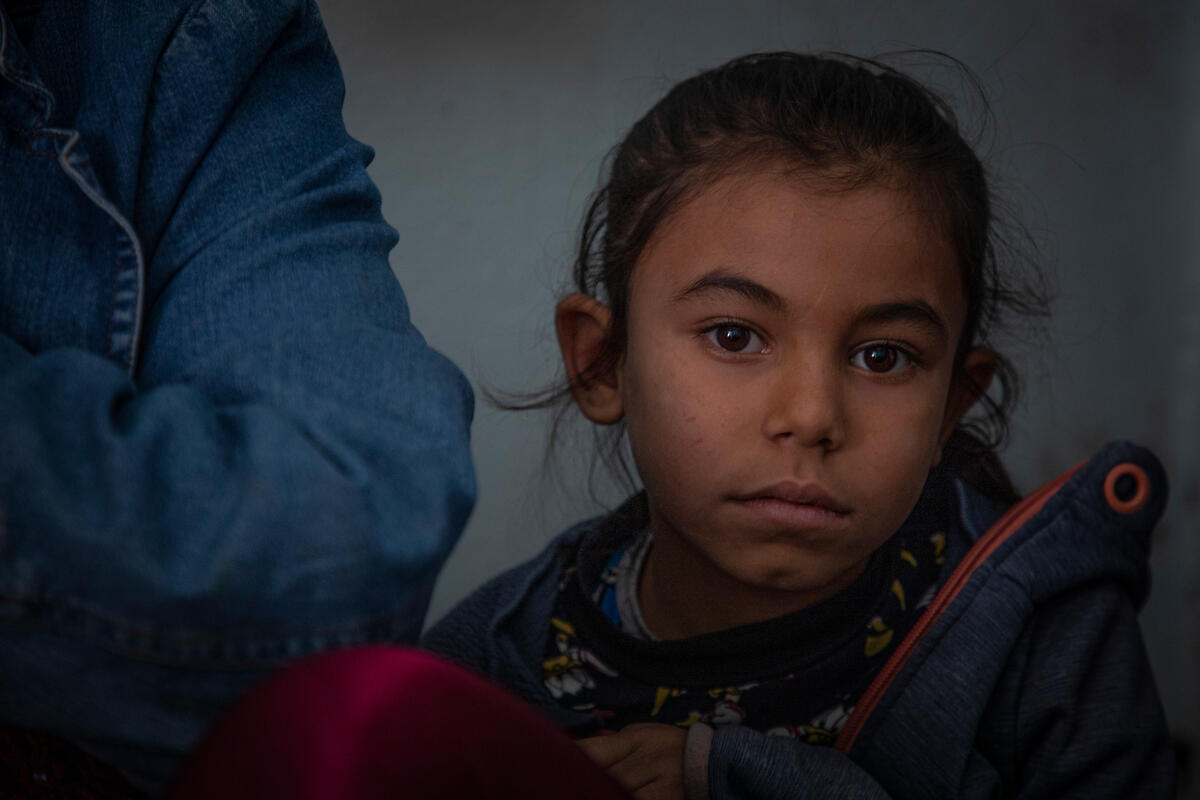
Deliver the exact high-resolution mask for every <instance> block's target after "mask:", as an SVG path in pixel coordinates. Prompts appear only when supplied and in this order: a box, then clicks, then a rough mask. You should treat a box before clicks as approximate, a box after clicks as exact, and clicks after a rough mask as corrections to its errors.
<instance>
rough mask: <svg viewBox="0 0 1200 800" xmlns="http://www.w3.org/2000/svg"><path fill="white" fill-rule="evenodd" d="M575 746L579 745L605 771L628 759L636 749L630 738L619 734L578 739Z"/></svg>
mask: <svg viewBox="0 0 1200 800" xmlns="http://www.w3.org/2000/svg"><path fill="white" fill-rule="evenodd" d="M575 744H577V745H579V747H580V749H582V750H583V752H585V753H587V755H588V757H589V758H591V759H592V761H595V762H596V764H598V765H599V766H600V767H601V768H603V769H608V768H609V767H611V766H612V765H613V764H616V763H617V762H618V761H620V760H621V759H623V758H626V757H628V756H629V754H630V753H632V752H633V748H634V742H633V740H632V739H631V738H630V737H628V736H622V735H621V734H620V733H619V732H614V733H610V734H607V735H603V736H589V737H588V738H586V739H576V740H575Z"/></svg>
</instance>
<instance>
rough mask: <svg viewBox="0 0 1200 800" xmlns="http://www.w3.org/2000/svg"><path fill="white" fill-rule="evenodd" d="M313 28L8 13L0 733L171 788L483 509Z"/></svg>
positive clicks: (287, 2) (427, 575)
mask: <svg viewBox="0 0 1200 800" xmlns="http://www.w3.org/2000/svg"><path fill="white" fill-rule="evenodd" d="M343 92H344V88H343V84H342V79H341V74H340V71H339V69H338V66H337V62H336V60H335V58H334V54H333V52H332V50H331V48H330V44H329V41H328V39H327V37H326V34H325V31H324V28H323V26H322V24H321V21H320V18H319V16H318V12H317V9H316V6H315V4H314V3H313V2H312V1H311V0H254V2H246V0H156V1H155V2H152V3H131V2H114V1H113V0H94V2H89V1H87V0H36V1H33V2H31V0H4V1H3V2H0V676H3V678H2V679H0V722H4V723H10V724H19V725H23V726H27V727H33V728H39V729H43V730H48V731H51V732H54V733H57V734H60V735H63V736H65V737H67V738H68V739H70V740H72V741H74V742H75V743H76V744H78V745H80V746H81V747H83V748H84V749H86V750H88V751H90V752H92V753H93V754H95V755H97V756H98V757H100V758H101V759H104V760H107V761H109V762H111V763H113V764H115V765H116V766H118V767H120V768H121V769H122V770H123V771H124V772H125V773H126V774H127V775H128V776H129V777H130V778H131V779H133V780H134V782H135V783H136V784H138V785H139V786H141V787H142V788H145V789H148V790H150V791H152V792H155V791H158V790H159V789H160V788H161V787H162V786H163V785H164V783H165V782H166V781H167V780H168V779H169V777H170V776H171V775H172V774H173V772H174V770H175V768H176V766H177V764H178V760H179V758H180V756H181V754H182V753H183V752H184V751H185V750H186V749H187V748H188V746H189V745H190V744H191V743H192V742H193V741H195V739H196V738H197V737H198V736H199V735H200V734H201V733H202V732H203V731H204V729H205V728H206V727H207V725H208V724H209V723H210V722H211V721H212V720H213V719H214V717H215V716H216V715H217V714H218V713H219V712H220V711H221V710H222V709H223V708H224V707H225V706H227V705H228V703H229V702H230V701H231V700H232V699H233V698H234V697H235V696H236V695H238V694H240V693H241V692H242V691H244V690H245V689H246V688H247V687H248V686H250V685H251V684H252V683H253V682H255V681H256V680H258V679H259V678H261V677H262V676H263V674H265V671H266V670H268V669H270V668H272V667H274V666H277V665H279V664H281V663H283V662H285V661H287V660H289V659H292V658H294V657H296V656H299V655H302V654H306V653H310V652H314V651H318V650H321V649H325V648H329V647H334V646H341V645H347V644H351V643H359V642H366V641H370V640H390V641H400V642H406V641H412V640H414V639H415V638H416V636H417V634H418V632H419V631H420V626H421V622H422V619H423V617H424V614H425V610H426V607H427V602H428V597H429V593H430V591H431V588H432V585H433V580H434V577H435V574H436V572H437V569H438V567H439V566H440V564H441V563H442V561H443V560H444V558H445V556H446V555H447V553H448V552H449V550H450V548H451V546H452V545H453V543H454V541H455V539H456V537H457V535H458V533H459V532H460V530H461V528H462V526H463V524H464V523H465V520H466V517H467V515H468V513H469V511H470V508H471V506H472V503H473V500H474V474H473V472H472V468H471V464H470V459H469V450H468V439H467V437H468V426H469V422H470V417H471V412H472V398H471V393H470V388H469V386H468V385H467V383H466V381H465V380H464V378H463V376H462V375H461V373H460V372H459V371H458V370H457V369H456V368H455V367H454V366H453V365H452V364H451V363H450V362H449V361H447V360H446V359H445V358H443V357H442V356H440V355H439V354H437V353H435V352H434V351H432V350H431V349H430V348H429V347H428V346H427V345H426V344H425V342H424V340H423V339H422V338H421V336H420V334H419V333H418V332H417V331H416V330H415V329H414V328H413V326H412V325H411V324H410V322H409V316H408V310H407V306H406V304H405V300H404V296H403V294H402V292H401V290H400V287H399V286H398V285H397V283H396V280H395V277H394V276H393V274H392V272H391V270H390V269H389V266H388V261H387V255H388V251H389V250H390V249H391V247H392V246H393V245H394V244H395V242H396V236H395V232H394V231H393V230H392V229H391V228H390V227H389V226H388V225H387V224H386V223H385V222H384V221H383V219H382V217H381V216H380V212H379V196H378V193H377V191H376V189H375V187H374V185H373V184H372V183H371V181H370V179H369V178H368V177H367V174H366V171H365V167H366V164H367V163H368V162H369V160H370V158H371V155H372V153H371V151H370V149H369V148H367V147H365V146H363V145H361V144H359V143H357V142H355V141H354V140H352V139H351V138H350V137H349V136H348V135H347V133H346V131H345V129H344V126H343V124H342V120H341V104H342V99H343Z"/></svg>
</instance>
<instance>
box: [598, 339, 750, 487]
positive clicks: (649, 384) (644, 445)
mask: <svg viewBox="0 0 1200 800" xmlns="http://www.w3.org/2000/svg"><path fill="white" fill-rule="evenodd" d="M622 395H623V402H624V408H625V422H626V426H627V429H628V431H629V439H630V442H631V443H632V444H633V450H634V458H635V461H636V462H637V464H638V469H639V471H641V472H642V475H643V479H644V480H645V479H648V478H649V476H648V474H647V473H657V474H658V475H659V476H661V477H664V478H667V479H671V477H672V473H685V472H686V473H691V472H694V471H695V470H696V468H697V466H698V465H701V464H708V465H709V466H710V467H711V466H713V465H714V464H715V463H716V462H717V461H718V460H719V459H720V456H721V455H722V453H723V450H724V448H723V446H722V444H721V442H722V437H723V434H724V432H725V431H726V430H727V425H726V424H725V423H724V421H725V419H726V415H727V406H728V405H729V399H728V398H725V397H723V396H721V392H720V391H718V390H717V389H716V388H715V387H713V386H711V385H709V384H707V383H706V382H704V381H703V380H698V379H697V371H696V370H694V369H691V368H689V367H688V366H687V365H686V364H684V363H682V362H681V360H679V359H669V358H664V359H660V360H657V361H656V362H646V361H640V362H633V363H630V364H629V365H628V367H627V370H626V372H625V375H624V378H623V383H622Z"/></svg>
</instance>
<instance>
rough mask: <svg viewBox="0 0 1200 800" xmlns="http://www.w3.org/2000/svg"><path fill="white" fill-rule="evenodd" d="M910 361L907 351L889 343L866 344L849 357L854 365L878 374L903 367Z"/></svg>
mask: <svg viewBox="0 0 1200 800" xmlns="http://www.w3.org/2000/svg"><path fill="white" fill-rule="evenodd" d="M911 361H912V359H911V358H910V357H909V355H908V353H905V352H904V351H903V350H901V349H900V348H898V347H894V346H892V345H890V344H872V345H868V346H867V347H864V348H863V349H862V350H859V351H858V352H856V353H855V354H854V357H853V358H851V359H850V362H851V363H852V364H854V365H855V366H856V367H861V368H863V369H866V370H869V371H871V372H876V373H880V374H883V373H887V372H895V371H896V370H897V369H903V368H904V367H907V366H908V365H909V364H910V363H911Z"/></svg>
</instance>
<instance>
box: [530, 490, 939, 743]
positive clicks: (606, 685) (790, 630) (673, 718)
mask: <svg viewBox="0 0 1200 800" xmlns="http://www.w3.org/2000/svg"><path fill="white" fill-rule="evenodd" d="M950 502H951V501H950V492H949V490H948V487H947V486H946V485H945V484H943V483H942V482H940V481H938V480H936V479H935V478H933V477H931V479H930V482H929V484H927V486H926V489H925V492H924V494H923V495H922V499H921V502H920V503H918V506H917V509H916V510H914V512H913V513H912V514H911V515H910V517H909V519H908V520H907V521H906V522H905V523H904V525H903V526H901V528H900V530H899V531H898V532H897V533H896V534H894V535H893V536H892V537H891V538H890V539H889V540H888V541H887V542H886V543H885V544H884V545H883V546H882V547H880V548H879V550H877V551H876V552H875V554H874V555H873V556H872V558H871V560H870V561H869V563H868V565H867V567H866V568H865V569H864V571H863V573H862V575H860V576H859V577H858V578H857V579H856V580H855V581H854V582H853V583H852V584H851V585H850V586H848V587H847V588H845V589H843V590H842V591H841V592H840V593H838V594H837V595H835V596H834V597H831V598H829V599H827V600H825V601H822V602H821V603H818V604H816V605H814V606H812V607H809V608H806V609H803V610H801V611H797V612H795V613H792V614H788V615H785V616H782V617H778V618H775V619H770V620H766V621H763V622H757V623H753V624H750V625H744V626H740V627H737V628H732V629H728V630H723V631H718V632H715V633H709V634H704V635H701V636H694V637H690V638H687V639H677V640H660V639H658V638H657V637H655V636H654V635H653V633H652V632H651V631H650V630H649V629H647V628H646V626H645V623H644V621H642V619H641V615H640V611H639V610H638V606H637V598H636V587H637V579H638V577H639V575H640V572H641V566H642V564H643V562H644V558H645V555H646V553H647V552H648V550H649V548H651V547H653V541H652V537H651V536H650V535H649V532H648V531H649V518H648V512H647V510H646V503H645V497H644V496H643V495H638V496H636V497H634V498H633V499H631V500H630V501H629V502H627V503H626V504H625V505H624V506H623V507H622V508H621V509H620V510H618V511H617V512H616V513H615V514H614V515H613V516H612V517H611V518H610V519H609V520H608V521H606V522H605V523H604V524H603V525H601V526H600V527H599V528H598V529H597V530H596V531H595V532H594V533H593V534H591V535H589V536H586V537H584V539H583V540H581V541H580V542H579V544H578V548H577V551H576V552H575V553H574V556H575V557H574V558H573V559H572V560H570V561H569V562H568V563H569V566H567V567H566V568H565V569H564V570H563V572H562V574H561V576H560V581H559V592H558V597H557V599H556V602H555V608H554V613H553V615H552V618H551V620H550V629H549V630H548V631H547V641H546V649H545V658H544V660H543V663H542V680H543V682H544V684H545V685H546V688H547V689H548V690H549V691H550V693H551V694H552V695H553V696H554V698H555V699H557V700H558V702H560V703H561V704H562V705H564V706H566V707H568V708H571V709H574V710H579V711H590V712H591V713H592V716H593V718H594V726H593V728H592V730H595V729H598V728H606V729H611V730H617V729H620V728H623V727H624V726H626V725H629V724H632V723H635V722H662V723H667V724H674V725H678V726H680V727H688V726H690V725H692V724H693V723H695V722H704V723H707V724H709V725H714V726H717V725H748V726H750V727H752V728H753V729H755V730H758V731H762V732H765V733H768V734H774V735H780V736H791V737H796V738H800V739H803V740H804V741H806V742H808V743H810V744H831V743H832V742H833V739H834V737H835V736H836V735H837V733H838V731H839V730H841V728H842V725H843V724H844V723H845V721H846V719H847V718H848V717H849V715H850V713H851V711H853V708H854V704H855V703H856V702H857V700H858V698H859V696H861V694H862V693H863V692H864V691H865V690H866V688H867V687H868V686H869V685H870V682H871V680H872V679H873V678H874V677H875V675H876V673H877V672H878V671H879V669H880V668H881V667H882V666H883V664H884V663H885V662H886V661H887V659H888V657H889V656H890V655H891V653H892V651H893V650H894V649H895V647H896V645H897V644H898V643H899V642H900V641H901V640H902V639H903V638H904V635H905V634H906V633H907V632H908V630H909V629H910V628H911V627H912V626H913V624H914V623H915V622H916V620H917V619H918V618H919V617H920V615H921V613H922V611H923V610H924V609H925V608H926V607H927V606H928V605H929V603H930V602H931V600H932V599H933V596H934V594H935V593H936V591H937V588H938V586H939V584H940V583H941V581H942V580H943V579H944V576H942V571H943V570H942V567H943V564H944V560H945V558H944V549H945V545H946V530H945V525H946V522H947V520H949V519H952V515H951V514H949V513H947V506H948V504H949V503H950ZM590 732H592V731H591V730H578V731H575V733H576V734H586V733H590Z"/></svg>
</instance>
